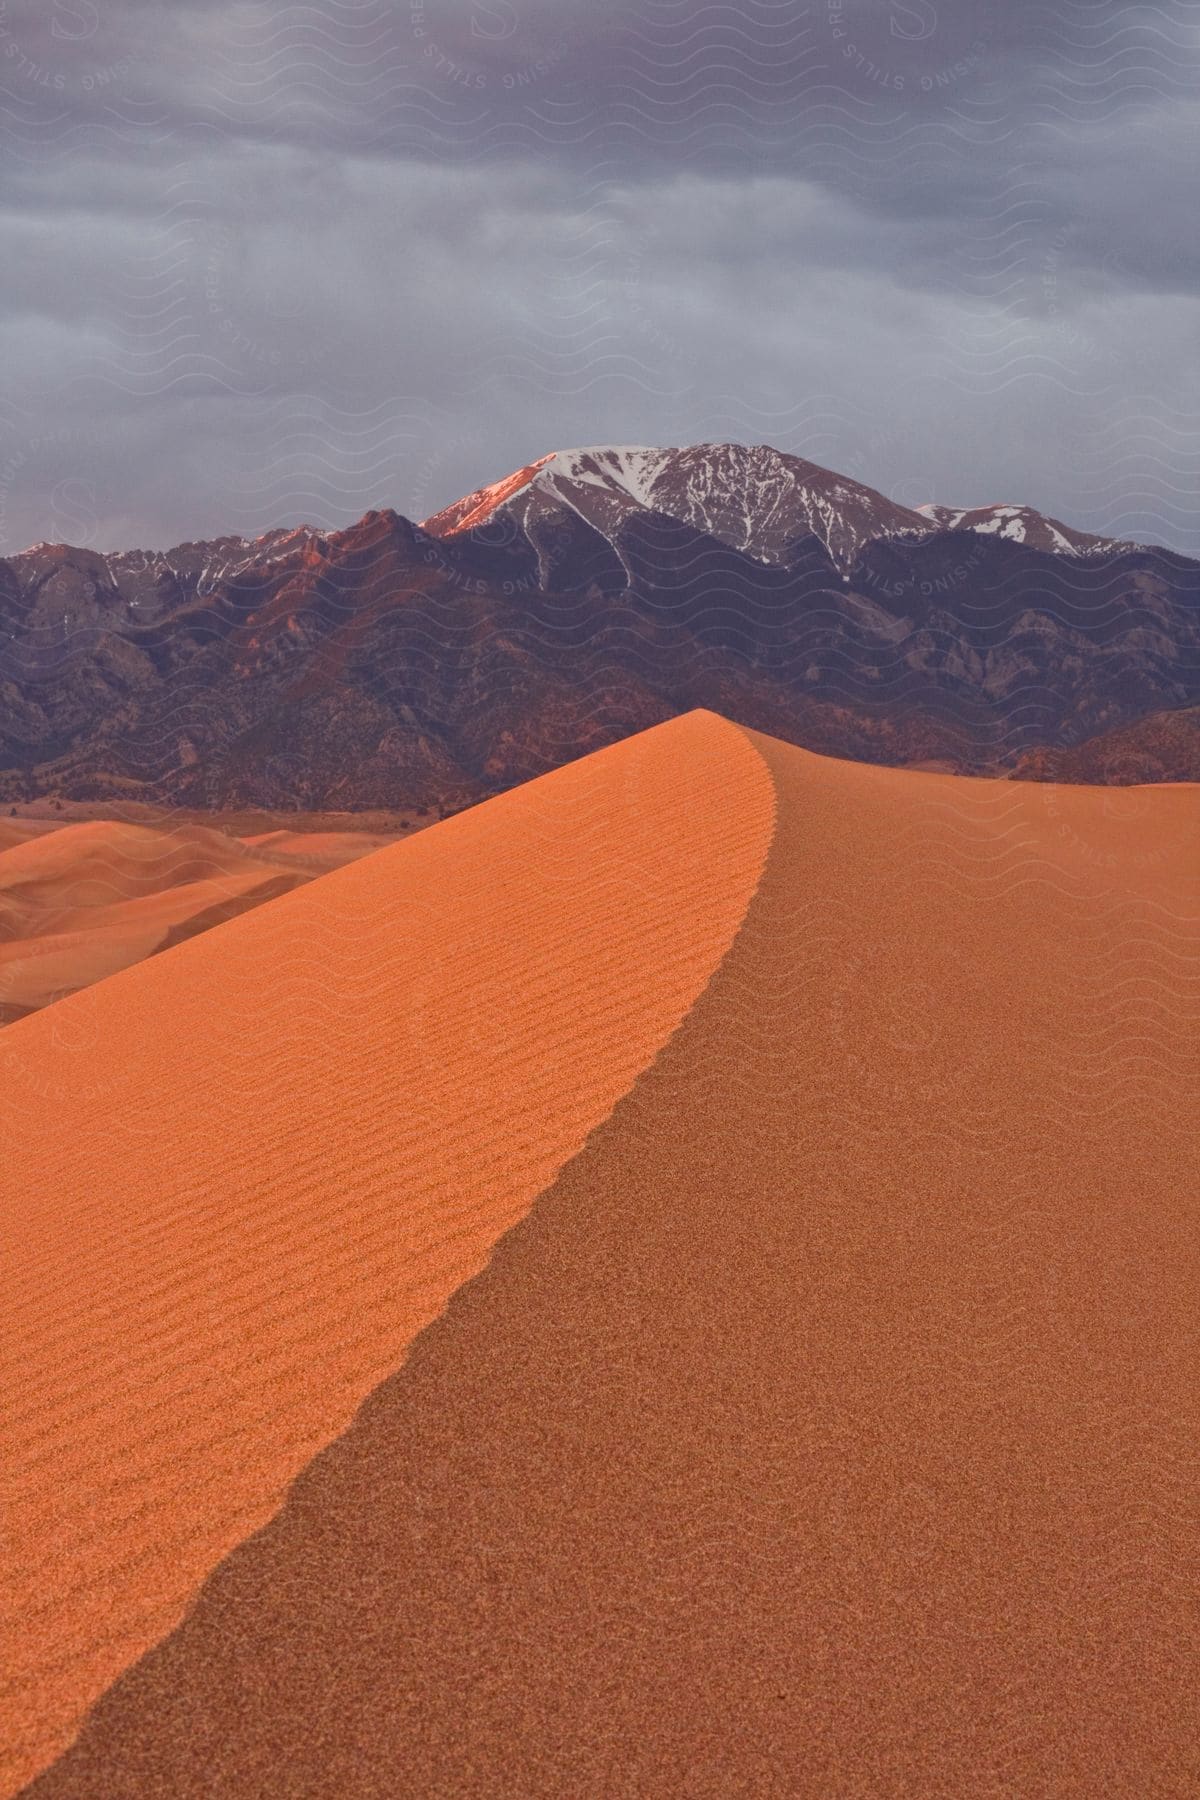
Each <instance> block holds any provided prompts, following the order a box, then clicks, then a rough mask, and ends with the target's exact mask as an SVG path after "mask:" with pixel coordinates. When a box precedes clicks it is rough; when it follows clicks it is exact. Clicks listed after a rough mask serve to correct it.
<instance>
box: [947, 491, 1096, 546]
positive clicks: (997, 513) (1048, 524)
mask: <svg viewBox="0 0 1200 1800" xmlns="http://www.w3.org/2000/svg"><path fill="white" fill-rule="evenodd" d="M917 511H918V512H919V513H920V514H922V515H923V517H924V518H926V519H927V520H929V521H930V523H931V524H933V525H934V526H936V527H937V528H938V530H940V531H973V532H975V533H977V534H978V535H979V536H980V537H999V538H1007V539H1008V541H1009V542H1010V543H1014V544H1027V545H1029V546H1030V548H1032V549H1034V550H1051V551H1055V552H1057V553H1059V554H1062V553H1065V554H1067V555H1080V554H1083V553H1092V554H1094V553H1096V552H1098V551H1106V550H1115V549H1120V548H1123V547H1124V546H1123V545H1122V544H1121V543H1120V541H1119V540H1118V539H1116V538H1105V537H1097V536H1096V535H1095V534H1094V533H1092V532H1088V531H1076V530H1075V529H1074V528H1073V527H1072V526H1070V525H1064V524H1062V523H1061V522H1060V521H1059V520H1058V519H1051V518H1048V517H1047V516H1046V514H1045V513H1040V512H1038V511H1037V509H1036V507H1032V506H1020V505H1016V504H1013V503H1011V502H1001V503H998V504H996V505H993V506H972V507H954V506H934V505H927V506H919V507H918V508H917Z"/></svg>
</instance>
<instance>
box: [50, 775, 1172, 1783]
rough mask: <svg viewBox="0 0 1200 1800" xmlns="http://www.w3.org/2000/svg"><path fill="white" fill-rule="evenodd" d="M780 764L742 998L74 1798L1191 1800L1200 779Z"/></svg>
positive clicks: (93, 1748) (122, 1732) (723, 1005)
mask: <svg viewBox="0 0 1200 1800" xmlns="http://www.w3.org/2000/svg"><path fill="white" fill-rule="evenodd" d="M756 741H757V743H758V747H759V749H760V750H761V753H762V754H763V756H764V757H765V758H766V760H767V762H768V763H769V765H770V767H771V769H772V771H773V774H774V777H775V780H776V782H777V787H778V803H779V812H778V821H777V827H776V834H775V837H774V840H773V844H772V849H771V853H770V856H769V858H768V862H767V867H766V870H765V874H764V876H763V880H762V882H761V884H760V886H759V889H758V891H757V894H756V896H755V899H754V901H753V903H752V905H751V907H750V910H749V912H748V914H747V917H746V921H745V924H744V926H743V927H742V929H741V931H740V932H739V934H738V937H737V939H736V942H735V944H734V946H733V949H732V950H731V952H730V953H729V955H728V956H727V957H726V959H725V960H724V962H723V963H722V965H721V967H720V969H719V971H718V973H717V974H716V976H715V978H714V979H713V981H712V982H711V983H710V985H709V986H708V988H707V989H706V991H705V993H704V995H703V996H702V998H701V999H700V1000H699V1002H698V1003H697V1005H696V1006H695V1007H694V1009H693V1010H692V1011H691V1013H690V1014H689V1016H688V1017H687V1019H686V1021H685V1022H684V1024H683V1025H682V1027H681V1028H680V1030H679V1031H678V1032H677V1033H676V1034H675V1035H674V1037H673V1038H672V1039H671V1041H670V1043H669V1044H668V1045H667V1047H666V1049H665V1050H664V1051H663V1053H662V1055H661V1056H660V1057H659V1058H658V1059H657V1061H656V1062H655V1063H654V1065H653V1067H652V1068H650V1069H649V1070H648V1071H647V1072H646V1073H645V1074H644V1075H643V1076H642V1077H641V1078H640V1079H639V1080H638V1082H637V1083H636V1085H635V1086H634V1088H633V1089H632V1091H631V1092H630V1093H629V1094H628V1095H627V1096H626V1098H625V1099H623V1100H622V1101H621V1103H620V1104H619V1105H618V1107H617V1108H616V1109H615V1111H614V1112H613V1114H612V1116H611V1117H610V1118H609V1120H608V1121H607V1123H606V1124H605V1125H604V1126H602V1127H601V1129H600V1130H599V1131H597V1132H596V1133H594V1134H593V1135H592V1137H591V1138H590V1139H589V1141H588V1143H587V1145H586V1147H585V1148H584V1149H583V1151H582V1152H581V1154H580V1155H579V1156H577V1157H576V1158H575V1159H574V1160H573V1161H572V1162H571V1163H570V1164H569V1165H568V1166H567V1167H566V1168H565V1169H564V1170H563V1172H562V1174H561V1175H560V1176H559V1178H558V1180H557V1181H556V1183H555V1184H554V1185H553V1186H552V1187H551V1188H550V1189H549V1190H548V1191H547V1192H546V1193H545V1194H543V1195H542V1196H541V1198H540V1199H539V1201H538V1203H537V1205H536V1206H535V1207H534V1208H533V1210H532V1211H531V1212H530V1213H529V1215H528V1216H527V1217H526V1218H525V1219H524V1221H523V1222H522V1223H521V1224H520V1225H518V1226H517V1227H516V1229H514V1230H513V1231H512V1232H511V1233H510V1234H509V1235H508V1236H507V1237H506V1238H505V1239H504V1241H503V1242H502V1243H501V1244H499V1245H498V1247H497V1249H496V1251H495V1253H494V1255H493V1258H492V1260H491V1262H490V1264H489V1266H488V1267H487V1269H486V1270H485V1271H484V1272H483V1273H482V1274H481V1275H480V1276H479V1277H478V1278H477V1279H476V1280H475V1281H473V1282H471V1283H470V1284H469V1285H467V1286H466V1287H464V1288H462V1289H460V1291H459V1292H458V1293H457V1294H456V1296H455V1298H454V1299H453V1301H452V1302H451V1304H450V1306H449V1308H448V1310H447V1311H446V1313H445V1314H444V1315H443V1316H442V1317H441V1318H439V1319H438V1320H437V1321H436V1322H435V1323H434V1324H433V1325H432V1326H431V1327H430V1328H429V1330H428V1331H426V1332H425V1333H424V1334H423V1335H422V1336H421V1338H420V1339H419V1340H418V1341H417V1343H416V1344H415V1345H414V1347H413V1351H412V1353H411V1355H410V1357H409V1359H408V1361H407V1363H406V1365H405V1367H404V1368H403V1370H402V1371H401V1372H400V1373H399V1374H398V1375H397V1376H395V1377H394V1378H393V1379H391V1380H389V1381H387V1382H386V1383H384V1384H382V1385H381V1386H380V1387H379V1389H378V1390H377V1391H376V1392H375V1393H374V1394H373V1395H372V1397H371V1399H370V1400H369V1401H368V1402H367V1404H366V1405H365V1406H364V1407H363V1409H362V1411H361V1413H360V1414H359V1416H358V1418H357V1419H356V1421H355V1423H354V1425H353V1427H352V1428H351V1429H350V1430H349V1431H348V1432H347V1433H346V1434H345V1436H344V1437H343V1438H341V1439H340V1440H339V1441H338V1442H337V1443H336V1444H335V1445H333V1446H332V1447H330V1448H329V1449H328V1450H327V1451H326V1452H324V1453H323V1454H322V1455H321V1456H319V1457H318V1458H317V1459H316V1460H315V1461H314V1463H313V1465H312V1466H311V1467H310V1468H309V1469H308V1470H306V1471H305V1473H304V1474H303V1476H302V1477H301V1478H300V1480H299V1481H298V1482H297V1483H296V1484H295V1486H294V1488H293V1489H292V1492H291V1495H290V1496H289V1499H288V1502H287V1504H286V1506H285V1507H284V1508H283V1510H282V1511H281V1512H280V1514H279V1515H278V1516H277V1518H276V1519H275V1520H274V1521H273V1523H272V1524H271V1525H270V1526H269V1527H268V1528H267V1529H266V1530H264V1531H263V1532H262V1533H260V1534H259V1535H258V1536H257V1537H256V1538H254V1540H253V1541H251V1542H249V1543H248V1544H246V1545H244V1546H243V1547H242V1548H241V1549H239V1550H238V1551H236V1552H235V1553H234V1554H233V1555H232V1556H230V1557H229V1558H228V1559H227V1561H226V1562H225V1563H224V1564H223V1565H222V1567H221V1568H220V1570H219V1571H218V1572H217V1573H216V1574H215V1575H214V1576H213V1578H212V1579H211V1580H210V1582H209V1583H208V1584H207V1586H206V1587H205V1589H204V1591H203V1594H202V1596H201V1598H200V1600H199V1602H198V1604H197V1605H196V1607H195V1609H194V1611H193V1612H192V1614H191V1616H190V1617H189V1618H188V1620H187V1621H186V1622H185V1624H184V1625H183V1626H182V1627H181V1628H180V1630H179V1631H178V1632H177V1633H176V1634H175V1635H174V1636H173V1637H172V1638H171V1639H170V1640H168V1641H167V1642H166V1643H165V1644H164V1645H162V1646H161V1647H160V1648H159V1649H157V1650H156V1651H155V1652H153V1653H152V1654H151V1655H149V1656H148V1657H146V1658H145V1659H144V1660H143V1662H142V1663H141V1664H140V1665H139V1666H138V1667H137V1668H136V1669H134V1670H132V1671H131V1672H130V1673H129V1674H128V1675H127V1676H126V1677H125V1678H124V1679H123V1680H122V1681H121V1682H120V1683H119V1684H118V1685H117V1686H116V1688H115V1689H114V1690H113V1692H112V1693H110V1694H109V1695H108V1696H106V1698H105V1699H104V1701H103V1702H102V1703H101V1704H100V1705H99V1706H98V1707H97V1709H96V1710H95V1712H94V1713H93V1715H92V1717H91V1719H90V1720H89V1722H88V1724H87V1726H86V1728H85V1730H84V1732H83V1734H82V1736H81V1738H80V1740H79V1742H78V1744H77V1746H76V1748H75V1749H74V1750H73V1751H72V1752H71V1753H70V1754H68V1755H67V1756H66V1757H64V1758H63V1759H62V1760H61V1761H60V1763H59V1764H58V1765H57V1766H56V1767H55V1768H54V1769H53V1770H52V1771H50V1772H49V1773H48V1774H47V1775H46V1776H45V1777H44V1778H43V1779H42V1780H41V1781H39V1782H38V1783H36V1784H35V1785H34V1787H33V1788H32V1790H31V1792H32V1793H34V1794H36V1795H37V1796H39V1800H49V1797H50V1796H55V1797H59V1796H61V1797H63V1800H66V1797H67V1796H71V1797H72V1800H85V1797H86V1800H91V1797H92V1796H94V1795H97V1794H104V1795H105V1796H107V1797H110V1800H124V1797H126V1796H129V1797H133V1796H138V1797H139V1800H140V1797H150V1796H153V1797H155V1800H158V1797H160V1796H161V1797H163V1800H166V1797H167V1796H170V1797H172V1800H175V1797H177V1796H181V1795H184V1796H193V1795H195V1796H200V1795H205V1796H212V1795H219V1796H228V1797H230V1800H233V1797H234V1796H238V1797H239V1800H240V1797H242V1796H246V1795H255V1796H285V1795H286V1796H289V1797H290V1796H301V1795H303V1796H318V1795H319V1796H330V1797H333V1796H339V1797H341V1796H363V1797H365V1796H372V1797H379V1800H383V1797H384V1796H388V1797H390V1796H395V1795H398V1794H405V1795H409V1794H421V1795H426V1794H427V1795H439V1796H441V1795H446V1796H449V1795H454V1796H459V1795H478V1796H480V1797H481V1800H482V1797H483V1796H488V1797H492V1796H497V1795H506V1796H513V1797H514V1800H516V1797H517V1796H520V1797H522V1800H524V1797H526V1796H530V1795H548V1796H549V1795H553V1796H571V1797H572V1800H575V1797H580V1796H587V1797H593V1796H594V1797H595V1800H601V1797H604V1800H607V1797H609V1796H615V1795H622V1796H625V1795H628V1796H646V1795H654V1796H663V1797H664V1800H666V1797H667V1796H672V1797H673V1796H677V1795H688V1796H706V1797H708V1796H711V1797H712V1800H727V1797H728V1796H731V1795H764V1796H765V1795H777V1794H778V1795H791V1794H797V1795H812V1796H826V1795H834V1794H837V1795H878V1796H884V1795H886V1796H894V1795H914V1796H915V1795H920V1796H939V1797H940V1796H944V1797H945V1800H951V1797H953V1800H961V1797H962V1796H963V1795H972V1796H974V1795H985V1796H999V1795H1011V1794H1021V1795H1064V1794H1070V1795H1079V1796H1085V1795H1086V1796H1092V1795H1096V1794H1137V1795H1168V1794H1169V1795H1183V1794H1190V1793H1193V1792H1195V1791H1196V1789H1197V1785H1198V1777H1200V1753H1198V1752H1197V1749H1196V1745H1197V1741H1198V1736H1197V1726H1198V1724H1200V1720H1198V1718H1197V1699H1196V1696H1197V1694H1198V1693H1200V1656H1198V1644H1197V1618H1198V1613H1197V1608H1196V1600H1197V1591H1196V1572H1195V1561H1194V1555H1193V1552H1194V1529H1195V1508H1196V1500H1197V1483H1196V1444H1197V1430H1198V1427H1200V1418H1198V1417H1197V1414H1198V1410H1200V1401H1198V1395H1197V1382H1196V1371H1197V1366H1198V1363H1197V1350H1198V1348H1200V1346H1198V1344H1197V1335H1198V1331H1197V1313H1196V1305H1195V1296H1196V1292H1197V1282H1198V1278H1200V1267H1198V1263H1200V1217H1198V1214H1200V1198H1198V1180H1197V1175H1198V1171H1197V1164H1196V1160H1195V1156H1194V1145H1193V1144H1192V1143H1191V1141H1190V1129H1191V1125H1192V1122H1193V1120H1194V1116H1195V1100H1196V1083H1195V1075H1196V1061H1195V1050H1196V1034H1195V1025H1196V1012H1197V997H1198V989H1200V956H1198V945H1197V936H1196V926H1197V911H1198V906H1197V887H1196V880H1197V877H1196V846H1197V836H1196V829H1195V826H1196V814H1195V806H1196V795H1195V793H1194V791H1188V790H1183V789H1176V790H1172V789H1167V790H1163V791H1161V792H1160V791H1155V790H1136V789H1134V790H1126V791H1124V792H1121V793H1119V794H1109V793H1105V792H1100V791H1095V790H1091V791H1089V790H1084V789H1080V790H1067V789H1061V790H1038V789H1035V788H1031V787H1025V786H1018V785H992V784H987V783H974V782H966V781H961V780H957V779H955V778H952V777H949V778H948V777H941V776H936V775H917V774H911V773H906V772H898V771H889V770H885V769H874V768H866V767H860V766H851V765H847V764H839V763H835V762H829V761H824V760H821V759H819V758H816V757H812V756H808V755H806V754H805V753H803V752H801V751H796V750H791V749H785V748H783V747H781V746H778V745H773V744H771V743H769V742H765V741H763V740H756Z"/></svg>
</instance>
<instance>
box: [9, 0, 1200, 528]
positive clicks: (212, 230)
mask: <svg viewBox="0 0 1200 1800" xmlns="http://www.w3.org/2000/svg"><path fill="white" fill-rule="evenodd" d="M1194 12H1195V9H1194V7H1191V6H1188V5H1186V4H1184V3H1183V0H1177V3H1172V4H1168V5H1164V6H1156V7H1148V8H1133V7H1129V6H1118V5H1116V4H1115V3H1114V4H1111V5H1101V6H1090V7H1087V8H1080V7H1079V6H1078V5H1077V4H1075V3H1074V0H1057V3H1055V0H1051V4H1049V5H1046V4H1039V5H1036V6H1035V5H1033V4H1017V5H1014V4H1011V0H1010V3H1007V4H1005V3H1003V0H954V4H953V5H951V3H950V0H937V3H936V4H932V3H931V0H903V3H902V0H811V4H809V5H807V6H804V7H801V6H794V7H793V6H788V5H781V4H779V3H778V0H741V3H740V4H739V5H738V7H736V8H732V7H729V8H725V7H721V6H719V5H710V6H706V7H703V8H696V7H695V6H694V5H693V4H691V0H633V3H623V4H618V5H616V6H612V7H605V6H600V5H596V4H591V5H585V4H583V3H582V0H579V3H575V0H538V3H536V4H535V0H398V3H393V0H355V3H354V4H353V5H352V4H349V0H309V3H306V4H303V5H301V4H279V3H277V0H272V3H271V4H259V5H254V4H250V5H247V4H236V5H234V4H226V3H225V0H191V3H186V4H180V3H179V0H173V3H172V4H171V5H170V6H169V7H168V6H165V5H162V4H150V3H145V4H136V3H134V0H115V3H114V0H109V3H107V4H105V5H104V6H103V7H99V6H95V5H92V4H89V3H88V0H38V3H37V4H36V5H30V4H25V3H24V0H22V3H21V4H18V3H17V0H7V4H5V3H4V0H0V129H2V130H3V132H4V137H5V147H6V150H7V152H8V154H7V155H6V157H5V171H6V172H5V176H4V183H3V189H2V190H0V231H2V233H3V243H2V244H0V251H2V253H3V256H4V263H5V269H6V281H5V286H4V295H3V299H2V300H0V355H3V358H4V366H5V369H6V372H7V374H8V380H7V382H6V384H5V396H4V399H3V400H2V401H0V502H2V516H0V528H2V530H3V533H4V544H3V547H4V548H6V549H8V550H12V549H14V548H18V547H20V546H21V545H22V544H24V543H26V542H29V541H32V540H33V539H36V538H39V537H69V538H70V537H73V538H74V539H75V541H85V542H94V543H97V544H102V545H113V544H118V543H135V542H140V543H165V542H167V541H173V540H177V539H180V538H182V537H186V536H195V535H200V534H207V533H212V532H217V531H222V530H242V531H258V530H261V529H263V528H264V527H265V526H266V525H268V524H273V523H276V522H285V521H288V520H291V519H297V518H300V517H308V518H310V519H314V520H316V521H317V522H320V523H335V522H340V521H342V520H344V519H348V518H351V517H354V516H356V515H357V514H358V513H361V512H362V511H363V510H364V508H365V507H366V506H368V505H380V504H390V505H394V506H396V507H397V508H398V509H399V510H402V511H406V512H410V513H412V514H415V515H417V516H420V515H422V514H423V513H427V512H430V511H432V510H434V509H435V508H436V507H437V506H439V505H441V504H443V503H444V502H445V501H447V500H448V499H450V498H452V497H453V496H454V495H455V494H456V493H457V492H460V491H463V490H465V489H466V488H468V487H470V486H472V485H474V484H475V483H477V482H478V481H481V480H485V479H490V478H494V477H495V476H497V475H498V474H500V473H502V472H504V471H505V470H506V469H508V468H510V467H513V466H516V465H517V464H519V463H521V462H523V461H526V460H528V459H529V458H530V457H531V456H533V455H536V454H539V453H540V452H542V451H544V450H546V449H548V448H553V447H555V446H560V445H569V444H578V443H589V442H592V443H594V442H602V441H605V440H609V441H617V442H634V441H642V442H679V441H688V440H694V439H697V438H702V437H740V438H747V439H752V440H760V439H765V440H767V441H771V442H775V443H778V444H780V445H781V446H782V447H784V448H788V449H793V450H796V451H798V452H800V453H802V454H805V455H809V456H812V457H814V458H815V459H817V460H819V461H824V462H828V463H830V464H832V465H833V466H836V467H841V468H845V469H847V470H849V471H850V472H852V473H854V474H855V475H857V476H858V477H859V478H861V479H864V480H867V481H869V482H872V483H873V484H875V485H878V486H881V487H884V488H885V489H887V490H888V491H890V492H892V493H894V494H895V495H896V496H897V497H898V498H901V499H903V500H906V501H909V502H913V501H919V500H925V499H931V498H937V499H952V498H958V499H961V500H963V501H965V502H969V501H972V500H989V499H1000V498H1007V497H1014V498H1027V499H1030V500H1033V501H1035V502H1036V503H1038V504H1040V505H1042V506H1044V507H1046V508H1047V509H1048V510H1050V511H1053V512H1057V513H1058V514H1060V515H1065V516H1067V517H1068V518H1072V519H1074V520H1076V521H1077V522H1079V523H1082V524H1088V525H1094V526H1100V527H1103V528H1106V529H1113V530H1120V531H1125V532H1131V533H1136V534H1138V535H1146V536H1154V537H1159V538H1164V539H1167V540H1169V541H1174V542H1178V543H1187V544H1190V545H1192V547H1196V519H1195V514H1194V508H1193V501H1192V492H1193V489H1194V485H1195V479H1194V478H1195V473H1196V458H1195V456H1194V453H1192V450H1191V447H1192V445H1193V444H1194V442H1195V439H1194V435H1193V434H1194V431H1195V427H1196V423H1197V416H1198V414H1200V404H1198V396H1197V392H1196V385H1195V382H1196V377H1195V373H1194V356H1193V346H1194V341H1195V334H1196V327H1197V305H1196V292H1197V274H1198V271H1197V248H1196V240H1195V234H1194V232H1193V231H1192V230H1191V229H1190V225H1189V216H1188V208H1189V203H1190V195H1189V194H1188V191H1187V186H1186V183H1187V181H1188V179H1189V176H1190V166H1191V158H1192V155H1193V152H1194V145H1195V142H1196V133H1197V126H1198V123H1200V120H1198V116H1197V103H1196V100H1195V98H1194V93H1195V90H1194V87H1193V85H1192V84H1193V81H1194V77H1195V74H1196V69H1197V61H1198V43H1197V39H1198V33H1197V29H1196V24H1195V19H1194ZM1189 455H1190V458H1191V459H1190V461H1189Z"/></svg>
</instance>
